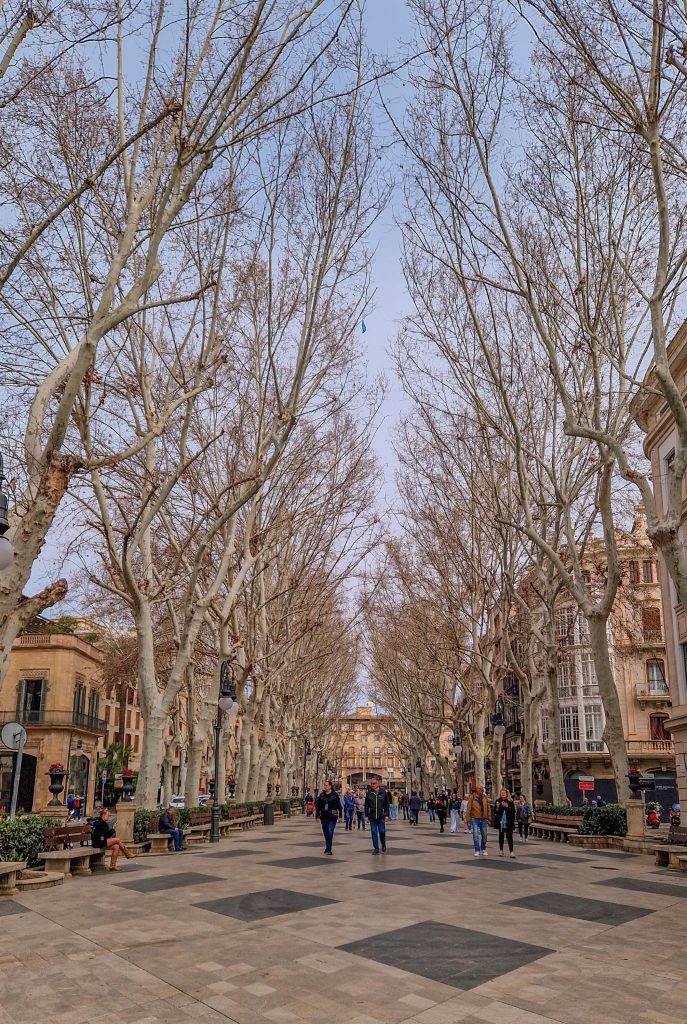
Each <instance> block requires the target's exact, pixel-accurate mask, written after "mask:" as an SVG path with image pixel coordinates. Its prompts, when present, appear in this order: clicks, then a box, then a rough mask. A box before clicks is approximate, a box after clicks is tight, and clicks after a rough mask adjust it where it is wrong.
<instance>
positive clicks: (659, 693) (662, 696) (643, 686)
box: [635, 682, 670, 705]
mask: <svg viewBox="0 0 687 1024" xmlns="http://www.w3.org/2000/svg"><path fill="white" fill-rule="evenodd" d="M635 697H636V698H637V700H638V701H639V703H640V704H657V705H667V704H670V690H669V689H668V685H667V684H666V683H646V682H644V683H636V684H635Z"/></svg>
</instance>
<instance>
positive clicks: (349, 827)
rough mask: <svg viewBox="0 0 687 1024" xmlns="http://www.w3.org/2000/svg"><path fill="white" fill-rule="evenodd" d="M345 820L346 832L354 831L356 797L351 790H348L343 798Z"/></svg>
mask: <svg viewBox="0 0 687 1024" xmlns="http://www.w3.org/2000/svg"><path fill="white" fill-rule="evenodd" d="M343 809H344V820H345V822H346V831H347V832H352V831H353V815H354V814H355V796H354V795H353V792H352V791H351V790H350V789H347V790H346V792H345V793H344V798H343Z"/></svg>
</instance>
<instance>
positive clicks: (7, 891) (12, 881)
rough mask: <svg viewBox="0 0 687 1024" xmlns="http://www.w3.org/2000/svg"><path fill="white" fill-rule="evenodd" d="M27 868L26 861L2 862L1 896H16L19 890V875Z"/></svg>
mask: <svg viewBox="0 0 687 1024" xmlns="http://www.w3.org/2000/svg"><path fill="white" fill-rule="evenodd" d="M25 867H26V861H25V860H0V896H14V895H16V893H17V892H18V891H19V890H18V889H17V875H19V874H21V872H22V871H23V870H24V869H25Z"/></svg>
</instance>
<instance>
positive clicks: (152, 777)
mask: <svg viewBox="0 0 687 1024" xmlns="http://www.w3.org/2000/svg"><path fill="white" fill-rule="evenodd" d="M144 722H145V730H144V733H143V746H142V749H141V766H140V768H139V770H138V786H137V787H136V802H137V804H138V805H139V807H145V808H146V809H148V810H153V809H154V808H155V807H157V806H158V803H157V798H158V791H159V789H160V767H161V765H162V757H163V750H164V737H165V728H166V726H167V717H166V715H164V714H163V713H162V712H161V711H160V709H159V708H156V709H154V710H153V711H151V712H149V713H148V714H147V715H146V716H145V718H144Z"/></svg>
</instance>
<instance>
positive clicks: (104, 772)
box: [100, 768, 107, 807]
mask: <svg viewBox="0 0 687 1024" xmlns="http://www.w3.org/2000/svg"><path fill="white" fill-rule="evenodd" d="M106 782H107V768H103V770H102V774H101V776H100V806H101V807H104V806H105V783H106Z"/></svg>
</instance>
